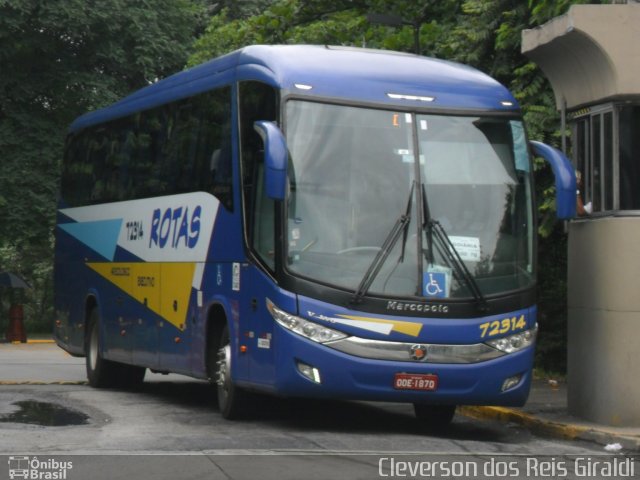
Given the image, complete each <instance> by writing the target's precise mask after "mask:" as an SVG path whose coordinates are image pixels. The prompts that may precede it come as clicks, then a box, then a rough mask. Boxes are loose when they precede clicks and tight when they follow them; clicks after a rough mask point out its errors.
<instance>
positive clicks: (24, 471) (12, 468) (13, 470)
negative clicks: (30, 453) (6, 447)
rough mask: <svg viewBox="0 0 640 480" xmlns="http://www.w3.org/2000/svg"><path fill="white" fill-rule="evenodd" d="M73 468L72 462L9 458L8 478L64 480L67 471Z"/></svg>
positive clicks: (22, 457)
mask: <svg viewBox="0 0 640 480" xmlns="http://www.w3.org/2000/svg"><path fill="white" fill-rule="evenodd" d="M72 468H73V462H61V461H58V460H55V459H53V458H47V459H46V460H39V459H38V457H33V458H31V457H27V456H11V457H9V478H11V479H12V480H13V479H14V478H27V479H33V480H66V478H67V471H68V470H71V469H72Z"/></svg>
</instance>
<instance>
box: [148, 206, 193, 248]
mask: <svg viewBox="0 0 640 480" xmlns="http://www.w3.org/2000/svg"><path fill="white" fill-rule="evenodd" d="M201 215H202V207H201V206H200V205H198V206H196V207H195V208H194V209H193V211H192V212H189V207H177V208H166V209H165V210H164V211H162V209H161V208H156V209H155V210H154V211H153V216H152V218H151V233H150V235H149V248H151V247H152V246H158V247H160V248H165V247H166V246H167V245H169V246H170V247H171V248H178V247H180V246H184V247H188V248H194V247H195V246H196V244H197V243H198V238H200V217H201Z"/></svg>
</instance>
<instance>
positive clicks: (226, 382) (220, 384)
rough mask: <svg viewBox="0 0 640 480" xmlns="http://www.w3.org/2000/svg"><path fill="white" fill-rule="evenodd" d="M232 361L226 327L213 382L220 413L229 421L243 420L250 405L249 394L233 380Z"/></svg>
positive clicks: (219, 347) (220, 344) (221, 334)
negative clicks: (248, 404)
mask: <svg viewBox="0 0 640 480" xmlns="http://www.w3.org/2000/svg"><path fill="white" fill-rule="evenodd" d="M231 359H232V355H231V342H230V341H229V327H227V326H226V325H225V326H224V328H223V329H222V332H221V333H220V338H219V342H218V352H217V359H216V363H215V375H214V377H213V380H214V381H215V383H216V392H217V396H218V407H219V408H220V413H221V414H222V416H223V417H224V418H226V419H228V420H234V419H237V418H241V417H242V416H243V415H244V414H245V413H246V410H247V403H248V398H247V395H248V394H247V392H245V391H244V390H242V389H241V388H239V387H238V386H236V385H235V383H234V382H233V379H232V378H231Z"/></svg>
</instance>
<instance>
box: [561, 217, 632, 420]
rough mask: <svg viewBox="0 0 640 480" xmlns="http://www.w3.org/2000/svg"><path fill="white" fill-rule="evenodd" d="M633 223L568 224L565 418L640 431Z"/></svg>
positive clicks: (597, 220) (614, 220)
mask: <svg viewBox="0 0 640 480" xmlns="http://www.w3.org/2000/svg"><path fill="white" fill-rule="evenodd" d="M638 239H640V217H634V216H627V217H614V216H612V217H603V218H590V219H586V220H577V221H572V222H571V223H570V225H569V248H568V251H569V258H568V270H569V271H568V275H569V278H568V285H569V292H568V309H569V322H568V342H569V349H568V362H567V378H568V407H569V413H571V414H573V415H576V416H579V417H582V418H585V419H588V420H591V421H594V422H597V423H602V424H606V425H612V426H635V427H640V380H639V379H640V255H639V252H640V247H639V243H638Z"/></svg>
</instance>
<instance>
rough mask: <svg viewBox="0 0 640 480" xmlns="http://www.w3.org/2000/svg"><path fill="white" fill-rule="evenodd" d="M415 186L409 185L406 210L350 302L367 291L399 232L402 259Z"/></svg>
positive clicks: (360, 300) (354, 301)
mask: <svg viewBox="0 0 640 480" xmlns="http://www.w3.org/2000/svg"><path fill="white" fill-rule="evenodd" d="M414 187H415V182H414V183H413V184H412V185H411V191H410V192H409V199H408V200H407V210H406V212H405V213H404V214H402V215H400V217H398V219H397V220H396V223H395V224H394V225H393V228H391V230H390V231H389V233H388V234H387V237H386V238H385V239H384V242H383V243H382V246H381V247H380V250H378V253H377V254H376V256H375V258H374V259H373V261H372V262H371V264H370V265H369V268H367V271H366V272H365V273H364V276H363V277H362V280H360V284H359V285H358V288H357V289H356V291H355V294H354V295H353V298H352V299H351V303H360V302H362V297H363V296H364V295H365V294H366V293H367V292H368V291H369V288H370V287H371V284H372V283H373V281H374V280H375V279H376V277H377V276H378V273H380V269H381V268H382V265H383V264H384V262H385V261H386V260H387V258H388V257H389V254H390V253H391V250H393V247H394V246H395V245H396V243H397V242H398V239H399V238H400V234H401V233H403V234H404V238H403V240H402V254H401V256H400V258H401V259H403V260H404V252H405V246H406V243H407V232H408V231H409V224H410V223H411V206H412V205H413V191H414Z"/></svg>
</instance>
